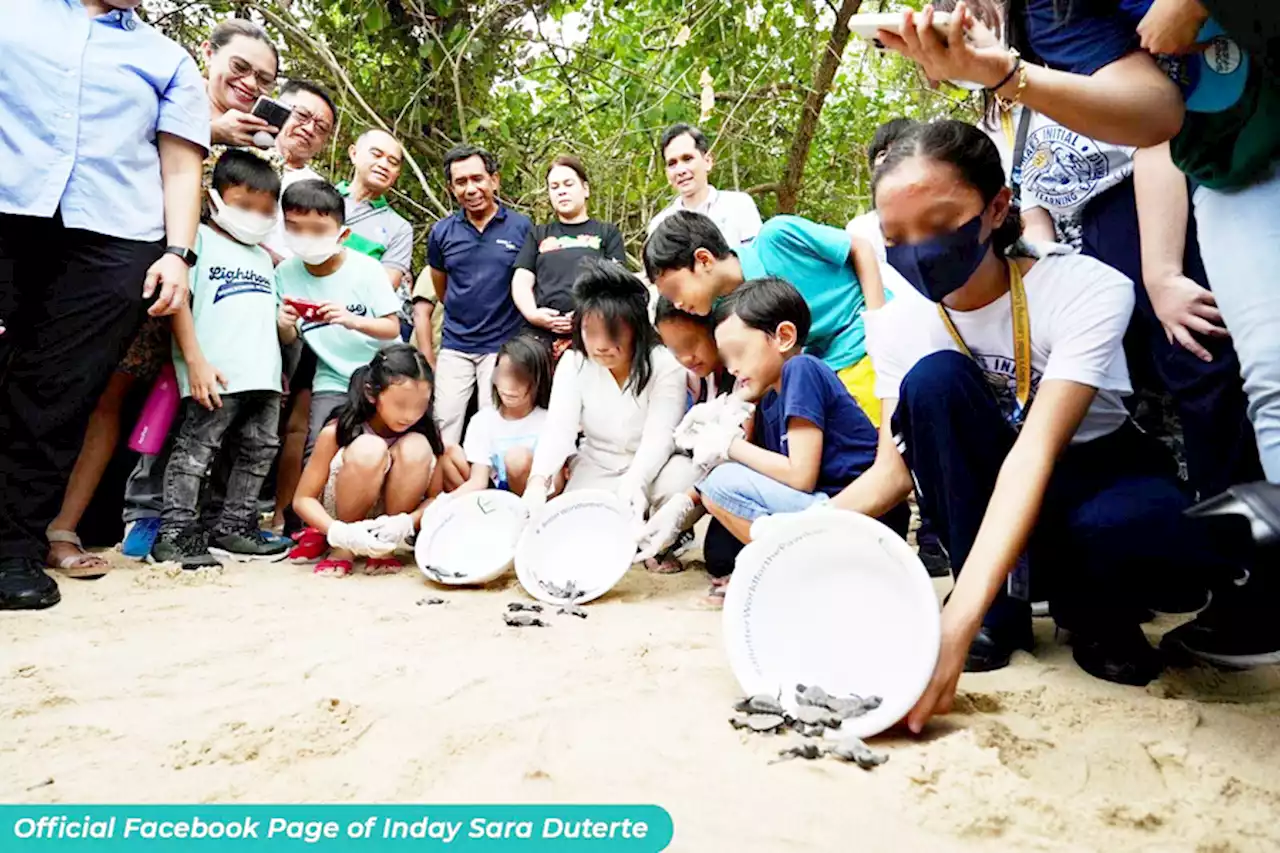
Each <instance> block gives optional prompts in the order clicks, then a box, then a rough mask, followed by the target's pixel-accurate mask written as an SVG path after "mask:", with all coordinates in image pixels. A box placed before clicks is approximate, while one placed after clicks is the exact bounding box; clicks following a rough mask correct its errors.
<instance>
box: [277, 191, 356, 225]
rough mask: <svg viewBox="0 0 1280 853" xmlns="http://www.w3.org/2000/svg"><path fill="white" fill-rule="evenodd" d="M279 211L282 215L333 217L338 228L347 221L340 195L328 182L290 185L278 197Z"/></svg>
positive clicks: (345, 210)
mask: <svg viewBox="0 0 1280 853" xmlns="http://www.w3.org/2000/svg"><path fill="white" fill-rule="evenodd" d="M280 210H281V211H283V212H284V213H291V212H292V213H311V212H313V211H314V212H316V213H322V214H324V215H325V216H330V217H333V219H334V220H335V221H336V222H337V223H338V227H339V228H341V227H342V226H343V225H345V224H346V221H347V209H346V206H345V202H344V201H343V200H342V195H341V194H340V193H339V192H338V191H337V190H336V189H334V187H333V185H332V184H330V183H329V182H328V181H322V180H319V179H316V180H309V181H298V182H297V183H293V184H290V185H289V188H288V189H287V190H285V191H284V195H282V196H281V197H280Z"/></svg>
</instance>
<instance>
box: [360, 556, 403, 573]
mask: <svg viewBox="0 0 1280 853" xmlns="http://www.w3.org/2000/svg"><path fill="white" fill-rule="evenodd" d="M403 569H404V563H402V562H400V560H398V559H397V558H395V557H369V558H368V559H367V560H365V562H364V573H365V574H366V575H394V574H396V573H397V572H399V571H402V570H403Z"/></svg>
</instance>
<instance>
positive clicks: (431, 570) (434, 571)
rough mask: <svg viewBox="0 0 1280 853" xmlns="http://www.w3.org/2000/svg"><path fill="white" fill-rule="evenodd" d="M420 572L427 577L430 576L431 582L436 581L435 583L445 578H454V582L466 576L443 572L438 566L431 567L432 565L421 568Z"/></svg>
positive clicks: (461, 573) (459, 573) (462, 573)
mask: <svg viewBox="0 0 1280 853" xmlns="http://www.w3.org/2000/svg"><path fill="white" fill-rule="evenodd" d="M422 571H423V572H425V573H426V574H427V575H429V576H431V578H432V579H433V580H437V581H443V580H444V579H445V578H454V579H455V580H456V579H458V578H465V577H466V576H467V575H466V573H465V572H450V571H445V570H444V569H442V568H440V567H439V566H432V565H426V566H423V567H422Z"/></svg>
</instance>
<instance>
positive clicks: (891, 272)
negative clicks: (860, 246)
mask: <svg viewBox="0 0 1280 853" xmlns="http://www.w3.org/2000/svg"><path fill="white" fill-rule="evenodd" d="M844 231H845V233H846V234H848V235H849V236H850V237H861V238H862V239H864V240H866V241H867V242H868V243H870V244H871V247H872V248H873V249H875V250H876V257H877V258H878V259H879V260H880V281H881V282H882V283H883V284H884V290H885V296H886V297H889V298H892V299H919V300H921V301H923V302H926V303H928V301H929V300H927V299H925V298H924V296H923V295H921V293H920V291H918V290H916V289H915V288H914V287H913V286H912V285H911V282H909V281H907V280H906V279H905V278H903V277H902V273H900V272H898V271H897V270H896V269H894V268H893V267H892V266H890V265H889V262H888V261H886V260H885V251H884V232H883V231H881V230H880V214H878V213H876V212H875V211H874V210H873V211H871V212H869V213H863V214H860V215H858V216H855V217H853V219H850V220H849V224H848V225H846V226H845V227H844ZM870 313H874V312H870V311H868V312H864V316H865V315H866V314H870Z"/></svg>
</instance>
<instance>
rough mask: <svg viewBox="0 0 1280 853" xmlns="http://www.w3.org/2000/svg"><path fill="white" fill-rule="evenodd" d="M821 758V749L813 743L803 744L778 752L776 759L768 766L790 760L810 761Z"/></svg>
mask: <svg viewBox="0 0 1280 853" xmlns="http://www.w3.org/2000/svg"><path fill="white" fill-rule="evenodd" d="M820 757H822V749H821V748H819V746H818V745H817V744H814V743H803V744H801V745H800V746H791V747H787V748H786V749H783V750H780V751H779V752H778V757H777V758H775V759H774V760H773V761H771V762H769V763H770V764H777V763H778V762H779V761H787V760H788V759H791V758H803V759H804V760H805V761H812V760H814V759H815V758H820Z"/></svg>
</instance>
